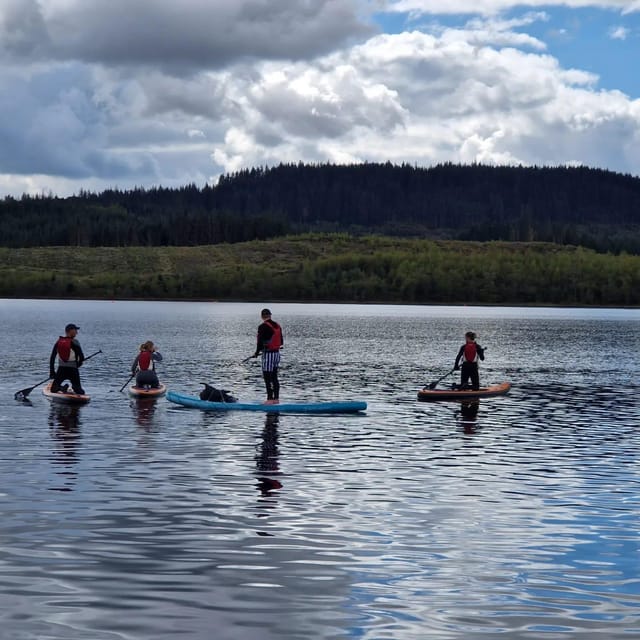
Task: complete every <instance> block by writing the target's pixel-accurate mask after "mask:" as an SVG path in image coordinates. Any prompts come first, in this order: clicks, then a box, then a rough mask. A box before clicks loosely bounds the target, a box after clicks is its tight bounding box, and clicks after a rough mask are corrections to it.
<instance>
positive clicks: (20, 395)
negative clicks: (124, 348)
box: [13, 349, 102, 400]
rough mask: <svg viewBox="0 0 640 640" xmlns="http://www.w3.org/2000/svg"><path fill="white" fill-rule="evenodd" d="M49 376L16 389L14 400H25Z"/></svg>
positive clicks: (94, 354)
mask: <svg viewBox="0 0 640 640" xmlns="http://www.w3.org/2000/svg"><path fill="white" fill-rule="evenodd" d="M99 353H102V349H100V350H98V351H96V352H95V353H92V354H91V355H90V356H87V357H86V358H85V359H84V360H85V362H86V361H87V360H89V359H91V358H93V356H97V355H98V354H99ZM50 379H51V378H50V377H49V378H45V379H44V380H41V381H40V382H38V384H34V385H33V387H27V388H26V389H20V391H16V392H15V393H14V394H13V397H14V398H15V399H16V400H26V399H27V397H28V396H29V394H30V393H31V392H32V391H33V390H34V389H35V388H36V387H39V386H40V385H41V384H44V383H45V382H46V381H47V380H50Z"/></svg>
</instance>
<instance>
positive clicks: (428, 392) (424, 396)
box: [418, 382, 511, 401]
mask: <svg viewBox="0 0 640 640" xmlns="http://www.w3.org/2000/svg"><path fill="white" fill-rule="evenodd" d="M509 389H511V383H510V382H501V383H500V384H494V385H492V386H489V387H481V388H480V389H476V390H475V391H474V390H473V389H429V388H428V387H425V388H424V389H421V390H420V391H418V400H423V401H429V400H465V399H466V398H491V397H493V396H503V395H505V394H506V393H509Z"/></svg>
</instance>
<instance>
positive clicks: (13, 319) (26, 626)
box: [0, 300, 640, 640]
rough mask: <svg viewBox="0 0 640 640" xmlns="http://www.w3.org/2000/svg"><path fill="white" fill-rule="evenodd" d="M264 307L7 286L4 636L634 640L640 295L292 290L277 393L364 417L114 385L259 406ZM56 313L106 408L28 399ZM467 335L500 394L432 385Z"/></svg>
mask: <svg viewBox="0 0 640 640" xmlns="http://www.w3.org/2000/svg"><path fill="white" fill-rule="evenodd" d="M262 306H264V305H261V304H251V305H248V304H216V303H160V302H147V303H140V302H88V301H81V302H69V301H9V300H3V301H0V323H1V326H2V338H3V344H4V346H3V348H2V356H3V357H2V360H3V366H2V367H1V368H0V372H1V373H0V376H1V382H2V389H3V390H4V391H3V393H2V395H1V398H2V399H1V400H0V409H1V411H0V438H1V441H2V449H1V452H2V453H1V459H0V507H1V509H2V520H1V521H0V637H2V638H8V639H11V640H22V639H36V638H37V639H38V640H40V639H54V638H55V639H58V638H60V639H61V638H65V639H82V640H121V639H122V640H124V639H136V640H138V639H144V640H156V639H163V640H164V639H168V638H174V637H175V638H180V639H186V640H195V639H203V640H204V639H208V638H216V639H218V640H232V639H233V640H236V639H237V640H252V639H254V638H255V639H260V640H275V639H278V640H293V639H309V638H336V639H337V638H366V639H371V640H374V639H376V640H377V639H383V638H386V639H397V640H413V639H415V640H418V639H424V638H434V639H438V640H440V639H445V640H446V639H449V638H456V639H464V640H473V639H476V638H483V639H485V638H494V637H505V638H517V639H520V638H523V639H524V638H530V639H537V638H545V639H553V638H579V639H587V638H588V639H591V638H603V639H604V638H606V639H616V638H625V639H626V638H637V637H640V563H639V547H640V533H639V531H640V497H639V496H640V465H639V459H640V432H639V429H640V400H639V391H640V385H639V382H638V373H639V366H638V362H639V361H640V359H639V357H638V352H639V350H640V312H639V311H637V310H572V309H498V308H466V307H464V308H463V307H459V308H454V307H399V306H347V305H342V306H341V305H284V304H282V305H279V304H278V305H272V310H273V314H274V319H276V320H278V321H280V322H282V324H283V326H284V330H285V350H284V352H283V366H282V372H281V379H282V383H283V390H282V394H281V396H282V398H283V400H284V399H287V400H337V399H362V400H366V401H367V402H368V403H369V408H368V410H367V412H366V414H364V415H355V416H321V415H320V416H313V415H300V416H298V415H281V416H265V415H262V414H254V413H242V412H238V413H228V414H216V413H203V412H200V411H198V410H191V409H183V408H180V407H177V406H174V405H171V404H170V403H168V402H167V401H166V400H165V399H161V400H159V401H157V402H153V401H151V402H150V403H149V401H146V402H144V401H142V402H136V401H132V400H130V399H129V398H128V397H127V396H126V395H125V394H122V393H119V392H118V389H119V388H120V387H121V386H122V385H123V384H124V382H125V381H126V379H127V377H128V368H129V365H130V362H131V361H132V360H133V357H134V356H135V354H136V349H137V346H138V345H139V344H140V343H141V342H143V341H144V340H146V339H149V338H150V339H152V340H154V341H155V342H156V343H157V344H158V346H159V347H160V350H161V352H162V353H163V355H164V358H165V360H164V363H163V364H162V366H161V369H160V376H161V379H162V380H163V381H164V382H166V383H167V384H168V385H169V387H170V388H173V389H174V390H176V391H181V392H186V393H196V392H198V391H199V386H198V382H200V381H207V382H210V383H213V384H215V385H217V386H223V387H225V388H227V389H230V390H231V391H233V392H234V394H235V395H237V396H238V397H239V398H240V399H241V400H247V401H250V400H255V399H261V398H263V396H264V392H263V385H262V380H261V377H260V371H259V365H258V363H257V362H256V361H253V360H252V361H251V362H249V363H247V364H244V365H243V364H241V360H242V359H243V358H244V357H246V356H248V355H250V354H251V353H252V352H253V349H254V339H255V331H256V328H257V325H258V323H259V311H260V308H261V307H262ZM67 322H75V323H77V324H79V325H80V326H81V331H80V336H79V337H80V339H81V341H82V345H83V348H84V350H85V352H86V353H92V352H93V351H96V350H98V349H102V350H103V353H102V354H101V355H99V356H96V357H95V358H94V359H93V360H91V361H89V362H87V364H86V366H85V367H83V369H82V376H83V384H84V387H85V389H86V390H87V392H88V393H90V394H91V395H92V401H91V403H90V404H89V405H87V406H84V407H80V408H79V409H78V408H76V409H74V408H57V407H52V406H50V405H49V403H48V402H47V401H46V400H45V398H44V397H43V396H42V394H41V392H40V388H38V389H36V390H35V391H34V392H33V393H32V394H31V395H30V396H29V399H30V400H31V402H28V403H20V402H16V401H15V400H14V398H13V394H14V392H15V391H17V390H19V389H22V388H24V387H28V386H30V385H33V384H35V383H36V382H38V381H40V380H41V379H43V378H44V377H46V375H47V373H48V364H47V360H48V355H49V352H50V350H51V347H52V344H53V341H54V339H55V337H56V336H57V335H58V333H59V332H60V331H61V330H62V328H63V327H64V325H65V324H66V323H67ZM467 329H473V330H475V331H477V332H478V335H479V342H480V343H481V344H482V345H483V346H485V347H486V349H487V352H486V355H487V359H486V362H485V363H484V366H483V368H482V374H481V375H482V380H483V382H485V383H490V382H500V381H502V380H511V381H512V382H513V383H514V387H513V389H512V391H511V393H510V394H509V395H508V396H506V397H502V398H494V399H484V400H482V401H481V402H480V403H479V404H477V405H475V406H474V405H470V406H461V405H460V404H459V403H451V402H447V403H419V402H417V400H416V392H417V390H418V388H420V387H421V386H423V385H424V384H427V383H429V382H431V381H433V380H435V379H436V378H438V377H439V376H440V375H442V374H444V373H446V372H447V371H448V370H449V369H450V368H451V366H452V364H453V360H454V357H455V355H456V352H457V349H458V347H459V346H460V344H461V343H462V336H463V334H464V331H465V330H467ZM449 380H451V378H450V379H449ZM449 380H447V382H448V381H449Z"/></svg>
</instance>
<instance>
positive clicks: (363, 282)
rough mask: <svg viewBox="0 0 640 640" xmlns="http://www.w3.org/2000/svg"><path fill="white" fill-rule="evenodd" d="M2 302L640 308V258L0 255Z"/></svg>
mask: <svg viewBox="0 0 640 640" xmlns="http://www.w3.org/2000/svg"><path fill="white" fill-rule="evenodd" d="M0 297H20V298H29V297H56V298H58V297H60V298H65V297H67V298H114V299H123V298H154V299H157V298H160V299H163V298H166V299H217V300H247V301H251V300H264V299H276V300H290V301H319V300H333V301H344V302H394V303H424V304H430V303H471V304H552V305H603V306H609V305H611V306H640V256H629V255H624V254H623V255H619V256H615V255H608V254H598V253H595V252H594V251H591V250H587V249H582V248H579V247H566V246H559V245H554V244H546V243H507V242H488V243H479V242H452V241H447V242H444V241H443V242H438V241H427V240H403V239H396V238H384V237H366V238H354V237H350V236H346V235H304V236H294V237H286V238H279V239H275V240H268V241H252V242H246V243H240V244H220V245H211V246H199V247H135V248H115V247H102V248H101V247H98V248H85V247H42V248H29V249H6V248H0Z"/></svg>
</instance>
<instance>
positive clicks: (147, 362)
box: [138, 351, 153, 371]
mask: <svg viewBox="0 0 640 640" xmlns="http://www.w3.org/2000/svg"><path fill="white" fill-rule="evenodd" d="M151 356H152V354H151V351H141V352H140V355H139V356H138V367H139V368H140V371H147V370H148V369H153V358H152V357H151Z"/></svg>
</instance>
